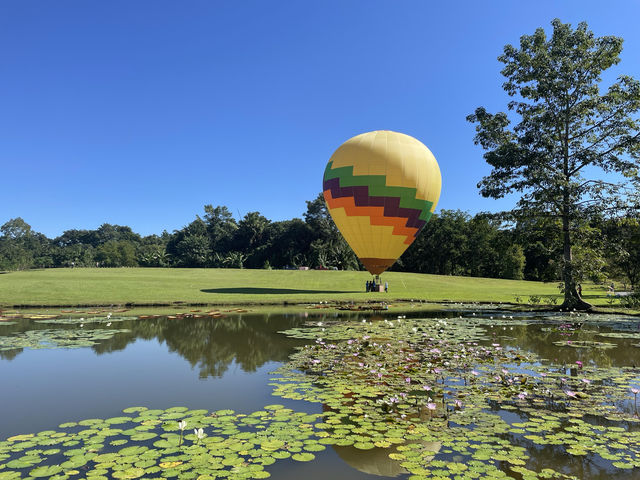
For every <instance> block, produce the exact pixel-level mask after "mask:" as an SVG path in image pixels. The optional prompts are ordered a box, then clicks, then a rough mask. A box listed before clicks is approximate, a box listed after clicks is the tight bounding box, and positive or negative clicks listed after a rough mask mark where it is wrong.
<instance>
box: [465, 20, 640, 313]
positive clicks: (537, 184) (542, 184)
mask: <svg viewBox="0 0 640 480" xmlns="http://www.w3.org/2000/svg"><path fill="white" fill-rule="evenodd" d="M551 24H552V26H553V32H552V34H551V35H550V36H549V37H547V34H546V33H545V31H544V29H543V28H538V29H537V30H536V31H535V33H534V34H533V35H523V36H522V37H521V38H520V45H519V47H514V46H512V45H506V46H505V47H504V53H503V54H502V55H501V56H500V57H498V60H499V61H500V62H501V63H503V64H504V68H503V70H502V72H501V73H502V75H503V76H504V77H505V82H504V84H503V88H504V90H505V91H506V92H507V94H508V95H509V96H510V97H512V100H511V101H510V102H509V104H508V108H509V110H510V112H511V113H509V114H507V113H504V112H499V113H497V114H491V113H489V112H487V111H486V110H485V109H484V108H483V107H480V108H477V109H476V111H475V112H474V114H473V115H469V117H468V120H469V121H471V122H473V123H475V124H476V132H477V134H476V137H475V143H476V144H478V145H481V146H482V148H483V149H484V150H486V153H485V155H484V158H485V160H486V161H487V163H488V164H489V165H491V167H492V171H491V173H490V174H489V175H488V176H486V177H485V178H483V179H482V181H481V182H480V183H479V184H478V187H479V188H480V191H481V193H482V195H484V196H485V197H490V198H501V197H503V196H505V195H508V194H512V193H517V194H518V195H520V200H519V202H518V204H517V207H516V208H515V209H514V210H513V211H511V212H508V213H509V215H510V216H511V217H512V218H515V219H518V220H523V219H532V218H533V219H550V220H551V221H557V222H559V224H558V225H561V229H560V228H556V229H554V230H553V231H552V232H551V233H553V234H554V236H555V237H556V238H558V239H559V241H561V243H562V249H561V250H558V254H557V255H556V256H555V257H554V258H555V259H556V261H558V262H560V264H561V267H562V281H563V283H564V285H565V287H566V288H565V289H564V292H565V301H564V306H565V307H571V308H588V307H589V306H590V305H589V304H588V303H586V302H584V301H583V300H582V299H581V298H580V295H579V293H578V289H577V286H578V283H579V282H580V281H581V277H583V276H584V273H585V272H584V269H585V267H586V265H585V262H584V260H587V259H592V258H594V252H593V251H592V249H587V250H586V251H585V250H584V249H583V247H584V245H580V242H582V243H583V244H586V245H588V243H589V239H588V238H587V239H585V238H583V237H585V236H586V237H589V236H591V235H590V234H591V233H592V231H590V228H589V227H590V226H589V225H588V222H589V220H590V219H592V218H593V217H594V216H598V215H602V214H619V212H620V211H624V210H634V209H635V210H636V211H637V209H638V199H637V195H638V191H637V189H634V188H633V186H634V181H633V180H632V179H635V181H637V176H638V169H639V168H640V162H639V161H638V157H637V153H638V151H640V118H638V112H639V111H640V82H639V81H638V80H636V79H634V78H631V77H629V76H626V75H621V76H619V77H618V78H617V79H616V80H615V81H614V82H612V83H611V85H609V87H608V88H607V90H606V91H604V92H602V93H601V92H600V85H601V83H602V74H603V72H605V71H606V70H608V69H609V68H610V67H612V66H614V65H616V64H617V63H618V62H619V61H620V53H621V51H622V39H621V38H618V37H613V36H605V37H595V36H594V34H593V32H591V31H590V30H589V29H588V28H587V25H586V23H580V24H579V25H578V26H577V28H575V29H573V28H572V27H571V25H569V24H563V23H562V22H561V21H560V20H558V19H556V20H554V21H553V22H551ZM605 174H610V175H609V177H606V176H605ZM611 174H617V175H615V176H614V175H611ZM634 197H635V198H634ZM581 249H582V250H581ZM587 268H591V269H593V266H589V267H587ZM596 269H597V268H596ZM634 275H635V274H632V276H634ZM632 281H633V282H634V283H635V281H637V278H636V279H634V280H632Z"/></svg>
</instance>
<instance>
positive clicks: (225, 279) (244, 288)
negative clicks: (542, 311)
mask: <svg viewBox="0 0 640 480" xmlns="http://www.w3.org/2000/svg"><path fill="white" fill-rule="evenodd" d="M370 278H371V277H370V276H369V274H368V273H367V272H351V271H349V272H340V271H314V270H310V271H297V270H295V271H285V270H235V269H178V268H175V269H168V268H76V269H48V270H33V271H26V272H7V273H3V274H0V305H3V306H5V307H6V306H17V305H38V306H39V305H44V306H46V305H50V306H56V305H112V304H113V305H120V304H134V305H136V304H137V305H152V304H160V305H162V304H170V303H173V302H185V303H204V304H219V305H224V304H283V303H285V302H288V303H305V302H320V301H350V300H354V301H356V302H363V301H367V300H388V301H395V300H400V299H414V300H426V301H430V302H437V301H445V300H448V301H455V302H514V301H515V299H516V296H519V297H520V298H521V302H523V303H529V298H530V296H531V295H539V296H543V297H547V296H555V297H557V298H558V303H561V298H560V293H559V291H558V288H557V283H541V282H528V281H520V280H499V279H491V278H471V277H449V276H439V275H424V274H416V273H398V272H389V273H385V274H384V275H383V276H382V279H383V281H387V282H389V293H386V294H385V293H365V292H364V287H365V281H367V280H369V279H370ZM583 293H584V295H585V297H586V299H587V300H588V301H591V302H592V303H595V304H599V305H607V303H606V300H605V292H604V290H603V289H602V288H601V287H597V288H596V287H595V286H587V287H586V288H585V289H584V292H583ZM543 303H546V299H545V298H543Z"/></svg>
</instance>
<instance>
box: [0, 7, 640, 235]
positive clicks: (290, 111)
mask: <svg viewBox="0 0 640 480" xmlns="http://www.w3.org/2000/svg"><path fill="white" fill-rule="evenodd" d="M555 17H558V18H560V19H561V20H562V21H564V22H570V23H572V24H574V25H575V24H577V23H578V22H579V21H582V20H584V21H586V22H587V23H588V24H589V26H590V28H591V29H592V30H593V31H594V32H595V33H596V35H617V36H621V37H623V38H624V39H625V49H624V51H623V53H622V62H621V63H620V64H619V65H618V66H617V67H615V73H616V74H618V73H625V74H629V75H632V76H634V77H636V78H640V29H639V28H638V19H639V18H640V2H638V1H635V0H633V1H632V0H629V1H616V2H604V1H601V0H598V1H584V0H583V1H560V0H554V1H547V0H541V1H536V2H521V1H513V0H510V1H487V2H478V1H468V2H462V1H454V2H431V1H424V0H419V1H402V0H398V1H390V0H387V1H371V0H366V1H365V0H362V1H345V0H339V1H335V2H334V1H322V2H300V1H295V2H294V1H284V0H278V1H262V0H260V1H257V0H256V1H243V2H235V1H228V2H222V1H213V0H206V1H204V0H203V1H186V2H185V1H177V0H176V1H171V2H169V1H162V0H153V1H151V0H147V1H143V0H138V1H129V0H126V1H113V0H109V1H106V0H103V1H91V2H88V1H84V0H82V1H79V0H78V1H71V0H68V1H66V0H61V1H45V0H40V1H25V0H3V1H2V2H0V177H1V178H0V224H2V223H4V222H5V221H7V220H9V219H10V218H14V217H18V216H21V217H23V218H24V219H25V220H26V221H27V222H28V223H29V224H31V225H32V227H33V228H34V229H35V230H37V231H40V232H43V233H45V234H46V235H48V236H50V237H53V236H57V235H59V234H60V233H62V232H63V231H64V230H66V229H70V228H84V229H92V228H97V227H98V226H99V225H100V224H102V223H104V222H108V223H115V224H120V225H129V226H131V227H132V228H133V229H134V231H137V232H140V233H142V234H150V233H160V232H161V231H162V230H163V229H167V230H169V231H172V230H174V229H178V228H181V227H182V226H184V225H186V224H187V223H189V222H190V221H191V220H192V219H193V218H194V217H195V215H196V214H201V213H202V207H203V205H205V204H213V205H226V206H228V207H229V208H230V210H231V211H232V212H233V213H234V215H235V216H238V215H239V214H240V215H244V214H246V213H247V212H249V211H259V212H261V213H262V214H263V215H265V216H266V217H267V218H269V219H271V220H284V219H289V218H293V217H296V216H301V215H302V213H303V212H304V210H305V206H306V205H305V200H311V199H313V198H314V197H315V196H316V195H317V194H318V193H319V192H320V190H321V185H322V182H321V180H322V174H323V170H324V167H325V164H326V162H327V160H328V159H329V157H330V156H331V154H332V153H333V151H334V150H335V149H336V148H337V147H338V146H339V145H340V144H341V143H342V142H344V141H345V140H347V139H348V138H350V137H352V136H354V135H356V134H359V133H362V132H366V131H370V130H378V129H388V130H396V131H400V132H404V133H407V134H409V135H413V136H415V137H416V138H418V139H419V140H421V141H422V142H423V143H425V144H426V145H427V146H428V147H429V148H430V149H431V151H432V152H433V153H434V154H435V156H436V158H437V159H438V162H439V164H440V168H441V170H442V175H443V190H442V196H441V199H440V203H439V205H438V210H440V209H443V208H446V209H462V210H466V211H469V212H470V213H476V212H478V211H483V210H485V211H496V210H500V209H502V208H506V207H508V206H509V205H510V204H511V203H512V202H511V201H509V200H503V201H495V200H490V199H483V198H482V197H481V196H480V195H479V194H478V192H477V189H476V183H477V182H478V181H479V180H480V179H481V177H482V176H483V175H485V174H486V173H487V172H488V168H487V166H486V165H485V164H484V161H483V159H482V151H481V150H480V149H479V147H476V146H474V145H473V135H474V130H473V126H472V125H471V124H468V123H467V122H466V121H465V116H466V115H468V114H469V113H471V112H473V110H474V109H475V108H476V107H477V106H480V105H483V106H486V107H487V108H488V109H489V110H491V111H496V110H504V109H505V108H506V103H507V101H508V97H507V96H506V94H505V93H504V92H503V90H502V88H501V84H502V81H503V80H502V77H501V75H500V73H499V72H500V68H501V64H500V63H499V62H498V61H497V59H496V57H497V56H498V55H499V54H500V53H501V51H502V48H503V46H504V45H505V44H507V43H512V44H517V43H518V39H519V37H520V36H521V35H523V34H531V33H533V32H534V30H535V29H536V28H537V27H540V26H544V27H545V28H546V29H547V30H548V29H549V28H550V21H551V20H552V19H553V18H555Z"/></svg>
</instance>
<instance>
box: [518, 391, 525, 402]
mask: <svg viewBox="0 0 640 480" xmlns="http://www.w3.org/2000/svg"><path fill="white" fill-rule="evenodd" d="M518 398H519V399H520V400H525V399H526V398H527V392H520V393H519V394H518Z"/></svg>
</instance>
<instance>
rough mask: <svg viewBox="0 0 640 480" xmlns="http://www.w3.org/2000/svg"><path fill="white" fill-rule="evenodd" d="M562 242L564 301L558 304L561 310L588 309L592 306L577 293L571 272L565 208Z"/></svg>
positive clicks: (565, 211)
mask: <svg viewBox="0 0 640 480" xmlns="http://www.w3.org/2000/svg"><path fill="white" fill-rule="evenodd" d="M562 244H563V260H564V261H563V264H562V281H563V282H564V302H563V303H562V305H560V308H561V309H562V310H590V309H591V308H593V305H591V304H590V303H588V302H585V301H584V300H582V298H581V297H580V295H579V294H578V290H577V288H576V287H577V285H576V280H575V275H574V273H573V259H572V257H571V235H570V232H569V215H568V210H567V209H566V208H565V210H564V212H563V214H562Z"/></svg>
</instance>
